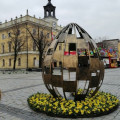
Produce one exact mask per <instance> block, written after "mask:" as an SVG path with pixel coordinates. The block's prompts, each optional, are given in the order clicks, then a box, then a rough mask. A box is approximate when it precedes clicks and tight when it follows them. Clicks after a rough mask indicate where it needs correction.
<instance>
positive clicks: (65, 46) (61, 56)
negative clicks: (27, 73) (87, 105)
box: [42, 23, 104, 101]
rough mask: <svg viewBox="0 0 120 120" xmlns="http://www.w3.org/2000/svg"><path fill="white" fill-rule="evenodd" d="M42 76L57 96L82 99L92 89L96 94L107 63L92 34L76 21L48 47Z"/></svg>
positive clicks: (49, 88)
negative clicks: (101, 55)
mask: <svg viewBox="0 0 120 120" xmlns="http://www.w3.org/2000/svg"><path fill="white" fill-rule="evenodd" d="M42 76H43V80H44V84H45V86H46V88H47V89H48V91H49V92H50V93H51V94H52V95H53V96H54V97H59V96H61V97H65V99H74V100H75V101H80V100H84V99H85V98H86V97H87V95H88V94H89V93H91V97H92V96H94V95H95V94H96V92H97V91H98V90H99V88H100V87H101V85H102V82H103V78H104V64H103V62H102V60H101V57H100V55H99V52H98V49H97V46H96V44H95V42H94V41H93V39H92V38H91V36H90V35H89V34H88V33H87V32H86V31H85V30H84V29H83V28H82V27H80V26H79V25H77V24H75V23H71V24H69V25H67V26H66V27H64V28H63V29H62V30H61V31H60V33H59V34H58V35H57V37H56V39H55V40H53V41H52V43H51V45H50V46H49V47H48V50H47V52H46V54H45V58H44V63H43V75H42ZM78 89H82V92H80V94H77V92H78ZM91 91H92V92H91ZM72 93H74V94H75V96H72V95H71V94H72Z"/></svg>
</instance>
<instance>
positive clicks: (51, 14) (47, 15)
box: [44, 0, 58, 29]
mask: <svg viewBox="0 0 120 120" xmlns="http://www.w3.org/2000/svg"><path fill="white" fill-rule="evenodd" d="M55 9H56V7H55V6H53V5H52V3H51V0H48V3H47V5H46V6H44V20H45V21H47V22H50V23H51V25H52V27H53V28H54V29H55V28H56V25H57V21H58V19H57V18H56V15H55Z"/></svg>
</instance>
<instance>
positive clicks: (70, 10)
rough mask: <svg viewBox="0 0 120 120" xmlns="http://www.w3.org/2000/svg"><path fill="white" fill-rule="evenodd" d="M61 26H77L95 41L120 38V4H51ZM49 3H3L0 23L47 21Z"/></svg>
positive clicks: (99, 0)
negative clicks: (27, 18) (28, 18)
mask: <svg viewBox="0 0 120 120" xmlns="http://www.w3.org/2000/svg"><path fill="white" fill-rule="evenodd" d="M51 1H52V4H53V5H55V6H56V17H57V18H58V19H59V22H58V24H61V25H62V26H65V25H67V24H69V23H70V22H76V23H78V24H79V25H80V26H81V27H83V28H84V29H85V30H86V31H87V32H88V33H89V34H90V35H91V36H92V37H93V38H97V37H104V36H105V37H107V38H109V39H114V38H120V0H51ZM47 2H48V0H0V21H2V22H4V21H5V20H8V21H9V20H10V19H11V18H15V17H16V16H18V17H19V16H20V15H21V14H22V15H25V14H26V9H28V10H29V14H30V15H31V16H33V15H34V14H35V15H36V17H41V18H43V16H44V11H43V6H44V5H46V4H47Z"/></svg>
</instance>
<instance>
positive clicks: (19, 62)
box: [18, 58, 21, 66]
mask: <svg viewBox="0 0 120 120" xmlns="http://www.w3.org/2000/svg"><path fill="white" fill-rule="evenodd" d="M18 66H21V59H20V58H18Z"/></svg>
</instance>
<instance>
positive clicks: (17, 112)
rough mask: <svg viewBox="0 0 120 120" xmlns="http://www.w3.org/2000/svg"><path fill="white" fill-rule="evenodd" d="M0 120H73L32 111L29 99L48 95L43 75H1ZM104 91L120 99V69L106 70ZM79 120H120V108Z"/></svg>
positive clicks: (102, 88) (79, 119)
mask: <svg viewBox="0 0 120 120" xmlns="http://www.w3.org/2000/svg"><path fill="white" fill-rule="evenodd" d="M0 89H1V91H2V99H1V101H0V120H71V119H66V118H65V119H63V118H53V117H49V116H46V115H45V114H42V113H36V112H34V111H32V110H31V109H30V108H29V107H28V104H27V98H28V97H29V96H30V95H32V94H33V93H36V92H41V93H47V92H48V91H47V90H46V88H45V86H44V84H43V81H42V77H41V73H39V72H31V73H26V72H25V73H17V74H15V73H14V74H13V73H12V74H10V73H5V74H3V73H0ZM101 90H102V91H105V92H111V93H112V94H114V95H116V96H117V97H118V98H119V99H120V68H117V69H106V70H105V78H104V83H103V85H102V87H101ZM78 120H120V107H119V108H118V109H117V110H116V111H114V112H113V113H111V114H109V115H105V116H101V117H95V118H78Z"/></svg>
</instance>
